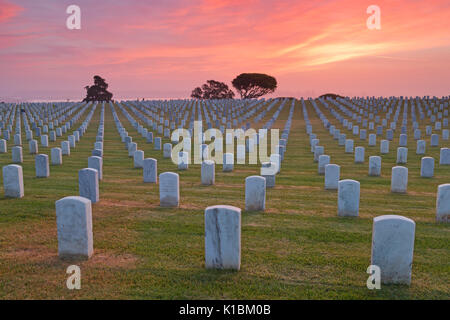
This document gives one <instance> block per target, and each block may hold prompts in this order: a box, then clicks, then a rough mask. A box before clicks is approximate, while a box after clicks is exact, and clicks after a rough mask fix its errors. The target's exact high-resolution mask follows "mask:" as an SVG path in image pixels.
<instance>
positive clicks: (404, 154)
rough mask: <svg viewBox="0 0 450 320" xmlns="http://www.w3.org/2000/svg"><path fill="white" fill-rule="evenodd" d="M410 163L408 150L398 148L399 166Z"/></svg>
mask: <svg viewBox="0 0 450 320" xmlns="http://www.w3.org/2000/svg"><path fill="white" fill-rule="evenodd" d="M407 162H408V148H405V147H398V148H397V164H406V163H407Z"/></svg>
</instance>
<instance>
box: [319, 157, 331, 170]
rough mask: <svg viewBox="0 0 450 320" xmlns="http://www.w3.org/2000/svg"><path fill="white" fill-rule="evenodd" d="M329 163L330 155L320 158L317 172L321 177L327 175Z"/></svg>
mask: <svg viewBox="0 0 450 320" xmlns="http://www.w3.org/2000/svg"><path fill="white" fill-rule="evenodd" d="M329 163H330V156H329V155H326V154H322V155H320V156H319V166H318V169H317V171H318V173H319V174H320V175H322V174H325V166H326V165H327V164H329Z"/></svg>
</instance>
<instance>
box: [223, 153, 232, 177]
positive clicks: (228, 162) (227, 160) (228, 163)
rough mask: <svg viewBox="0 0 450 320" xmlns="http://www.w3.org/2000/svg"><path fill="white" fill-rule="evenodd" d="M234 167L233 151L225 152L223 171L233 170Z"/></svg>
mask: <svg viewBox="0 0 450 320" xmlns="http://www.w3.org/2000/svg"><path fill="white" fill-rule="evenodd" d="M233 168H234V154H232V153H225V154H224V155H223V165H222V171H223V172H231V171H233Z"/></svg>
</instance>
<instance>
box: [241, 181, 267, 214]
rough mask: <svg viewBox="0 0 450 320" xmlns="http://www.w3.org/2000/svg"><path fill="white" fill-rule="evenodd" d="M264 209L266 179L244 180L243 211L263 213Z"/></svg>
mask: <svg viewBox="0 0 450 320" xmlns="http://www.w3.org/2000/svg"><path fill="white" fill-rule="evenodd" d="M265 208H266V179H264V178H263V177H261V176H250V177H247V178H245V210H247V211H264V210H265Z"/></svg>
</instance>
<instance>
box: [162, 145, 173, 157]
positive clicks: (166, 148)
mask: <svg viewBox="0 0 450 320" xmlns="http://www.w3.org/2000/svg"><path fill="white" fill-rule="evenodd" d="M171 156H172V144H171V143H164V145H163V157H164V158H166V159H168V158H170V157H171Z"/></svg>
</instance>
